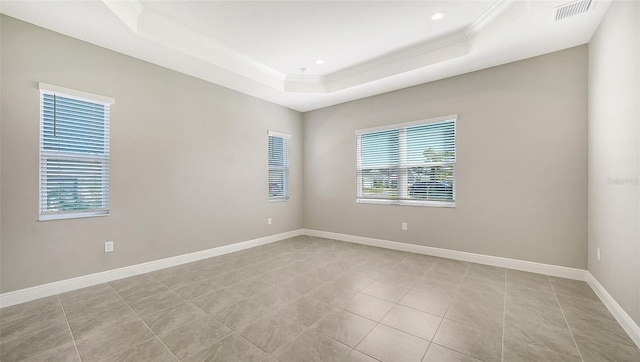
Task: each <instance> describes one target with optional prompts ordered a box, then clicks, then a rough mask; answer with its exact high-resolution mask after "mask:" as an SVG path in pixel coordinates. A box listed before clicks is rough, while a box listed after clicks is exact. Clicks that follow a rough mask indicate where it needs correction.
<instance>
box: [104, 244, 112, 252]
mask: <svg viewBox="0 0 640 362" xmlns="http://www.w3.org/2000/svg"><path fill="white" fill-rule="evenodd" d="M112 251H113V241H105V242H104V252H105V253H111V252H112Z"/></svg>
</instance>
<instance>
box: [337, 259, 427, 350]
mask: <svg viewBox="0 0 640 362" xmlns="http://www.w3.org/2000/svg"><path fill="white" fill-rule="evenodd" d="M389 270H390V269H389ZM383 276H384V272H383V273H382V274H381V275H379V276H378V277H377V278H375V279H374V280H373V281H372V282H371V283H369V285H371V284H373V283H375V282H377V281H380V278H382V277H383ZM380 282H381V283H384V282H382V281H380ZM387 284H392V283H387ZM392 285H395V284H392ZM364 289H366V287H365V288H363V289H362V290H364ZM407 289H408V290H407V292H406V293H405V294H404V295H407V294H408V293H409V292H410V291H411V290H412V289H413V287H411V288H407ZM359 293H362V291H359V292H357V293H356V295H358V294H359ZM363 294H365V295H368V294H366V293H363ZM404 295H403V296H402V298H404ZM353 297H355V295H354V296H353ZM353 297H351V298H350V299H349V300H351V299H353ZM370 297H373V298H377V297H375V296H372V295H371V296H370ZM402 298H400V299H402ZM377 299H380V300H385V301H387V300H386V299H382V298H377ZM387 302H388V301H387ZM396 305H398V303H394V305H393V307H391V308H390V309H389V311H387V313H385V315H384V316H382V318H380V321H374V320H372V319H370V318H368V317H365V316H363V315H360V314H358V313H355V312H351V311H348V310H346V309H344V310H345V311H347V312H349V313H353V314H355V315H358V316H360V317H362V318H366V319H368V320H370V321H372V322H375V323H376V325H375V326H373V328H371V330H370V331H369V332H367V334H365V335H364V337H362V339H361V340H360V341H359V342H358V344H356V346H355V347H353V349H352V352H353V351H354V350H355V351H358V352H360V353H362V354H364V355H366V356H369V357H371V358H373V359H375V360H376V361H379V360H378V359H377V358H375V357H373V356H371V355H369V354H367V353H365V352H363V351H361V350H359V349H356V347H358V346H359V345H360V343H362V341H364V340H365V339H367V337H368V336H369V334H371V332H373V330H374V329H376V328H377V327H378V326H379V325H380V324H382V323H381V322H382V320H383V319H384V318H385V317H386V316H387V315H388V314H389V313H391V310H393V308H395V306H396ZM382 325H383V326H385V327H388V326H387V325H385V324H382ZM394 329H395V328H394ZM405 333H406V332H405ZM407 334H409V333H407ZM429 342H430V341H429ZM427 349H429V347H427ZM425 353H427V351H425ZM423 357H424V355H423Z"/></svg>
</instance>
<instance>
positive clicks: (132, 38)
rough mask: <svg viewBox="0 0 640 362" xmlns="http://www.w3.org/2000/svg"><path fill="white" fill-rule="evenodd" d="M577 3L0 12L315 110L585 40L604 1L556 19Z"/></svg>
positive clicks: (76, 6) (31, 4)
mask: <svg viewBox="0 0 640 362" xmlns="http://www.w3.org/2000/svg"><path fill="white" fill-rule="evenodd" d="M570 2H571V1H551V0H549V1H547V0H467V1H461V0H448V1H412V2H406V1H331V2H330V1H298V2H293V1H291V2H281V1H255V2H248V1H187V0H173V1H149V0H123V1H113V0H93V1H24V0H23V1H13V0H2V1H1V2H0V12H2V13H4V14H6V15H9V16H12V17H15V18H18V19H21V20H24V21H27V22H30V23H33V24H36V25H39V26H42V27H44V28H47V29H51V30H53V31H57V32H60V33H62V34H66V35H69V36H72V37H75V38H78V39H81V40H84V41H87V42H90V43H94V44H97V45H99V46H103V47H105V48H108V49H112V50H115V51H118V52H121V53H124V54H128V55H131V56H134V57H136V58H140V59H143V60H146V61H149V62H152V63H155V64H158V65H161V66H164V67H167V68H170V69H174V70H176V71H179V72H183V73H186V74H189V75H192V76H195V77H198V78H201V79H204V80H207V81H210V82H213V83H216V84H220V85H222V86H225V87H228V88H231V89H234V90H237V91H239V92H243V93H246V94H249V95H252V96H256V97H259V98H262V99H265V100H268V101H271V102H274V103H277V104H281V105H283V106H286V107H289V108H292V109H296V110H299V111H308V110H312V109H317V108H321V107H325V106H329V105H333V104H337V103H342V102H346V101H350V100H354V99H358V98H363V97H367V96H371V95H375V94H380V93H384V92H389V91H392V90H396V89H400V88H405V87H408V86H412V85H416V84H420V83H425V82H429V81H434V80H438V79H442V78H447V77H451V76H455V75H458V74H463V73H467V72H470V71H474V70H479V69H483V68H487V67H491V66H496V65H500V64H504V63H508V62H512V61H516V60H521V59H525V58H529V57H532V56H536V55H540V54H545V53H549V52H553V51H557V50H561V49H566V48H569V47H573V46H577V45H581V44H585V43H587V42H588V41H589V40H590V39H591V36H592V35H593V33H594V32H595V30H596V28H597V26H598V24H599V23H600V21H601V19H602V17H603V15H604V13H605V11H606V9H607V8H608V6H609V0H598V1H596V0H593V1H592V2H593V3H592V5H591V6H590V8H589V10H588V11H587V12H584V13H582V14H579V15H575V16H573V17H570V18H567V19H563V20H559V21H555V19H554V15H555V14H554V13H555V8H556V7H557V6H560V5H564V4H567V3H570ZM438 11H441V12H444V13H445V17H444V18H443V19H441V20H439V21H433V20H431V16H432V15H433V14H434V13H435V12H438ZM318 59H321V60H323V61H324V63H323V64H321V65H318V64H316V63H315V61H316V60H318ZM301 68H306V71H303V70H301Z"/></svg>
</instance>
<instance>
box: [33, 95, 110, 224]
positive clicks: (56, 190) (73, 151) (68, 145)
mask: <svg viewBox="0 0 640 362" xmlns="http://www.w3.org/2000/svg"><path fill="white" fill-rule="evenodd" d="M113 103H114V101H113V99H111V98H108V97H103V96H98V95H93V94H89V93H85V92H80V91H75V90H72V89H66V88H62V87H58V86H53V85H49V84H44V83H40V217H39V219H40V220H51V219H65V218H75V217H85V216H98V215H108V214H109V107H110V105H111V104H113Z"/></svg>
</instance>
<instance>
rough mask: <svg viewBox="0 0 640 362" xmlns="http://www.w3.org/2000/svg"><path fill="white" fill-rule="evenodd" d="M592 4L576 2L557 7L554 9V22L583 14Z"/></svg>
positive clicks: (585, 1)
mask: <svg viewBox="0 0 640 362" xmlns="http://www.w3.org/2000/svg"><path fill="white" fill-rule="evenodd" d="M592 2H593V0H578V1H574V2H570V3H568V4H564V5H560V6H558V7H557V8H556V21H558V20H562V19H566V18H568V17H570V16H574V15H578V14H581V13H584V12H585V11H587V10H589V6H591V3H592Z"/></svg>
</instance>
